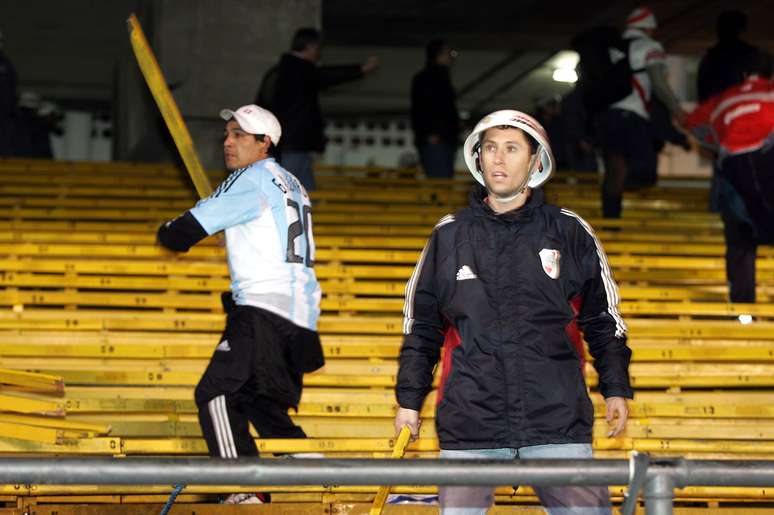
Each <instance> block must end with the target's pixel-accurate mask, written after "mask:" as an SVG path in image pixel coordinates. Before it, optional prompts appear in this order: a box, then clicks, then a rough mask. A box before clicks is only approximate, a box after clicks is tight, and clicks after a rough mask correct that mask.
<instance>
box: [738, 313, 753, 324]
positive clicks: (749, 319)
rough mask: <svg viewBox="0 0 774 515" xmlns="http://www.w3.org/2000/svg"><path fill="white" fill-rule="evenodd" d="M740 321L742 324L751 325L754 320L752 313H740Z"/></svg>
mask: <svg viewBox="0 0 774 515" xmlns="http://www.w3.org/2000/svg"><path fill="white" fill-rule="evenodd" d="M738 318H739V323H740V324H742V325H750V324H752V323H753V322H754V320H753V316H752V315H746V314H744V315H739V317H738Z"/></svg>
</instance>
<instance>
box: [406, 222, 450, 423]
mask: <svg viewBox="0 0 774 515" xmlns="http://www.w3.org/2000/svg"><path fill="white" fill-rule="evenodd" d="M437 241H438V231H437V230H436V231H433V234H432V235H431V236H430V240H429V241H428V242H427V244H426V245H425V248H424V250H423V251H422V255H421V256H420V258H419V262H417V265H416V267H415V268H414V273H413V274H412V275H411V278H410V279H409V282H408V284H407V285H406V301H405V305H404V308H403V314H404V319H403V334H404V338H403V347H402V348H401V350H400V368H399V370H398V379H397V384H396V387H395V393H396V397H397V399H398V404H399V405H400V406H401V407H403V408H408V409H413V410H417V411H419V410H421V409H422V404H423V403H424V401H425V397H427V394H428V393H429V392H430V390H431V389H432V384H433V370H434V368H435V366H436V364H437V363H438V359H439V357H440V355H441V347H442V345H443V317H442V316H441V313H440V311H439V303H438V299H437V296H436V295H437V294H436V287H435V279H434V276H435V263H436V254H437Z"/></svg>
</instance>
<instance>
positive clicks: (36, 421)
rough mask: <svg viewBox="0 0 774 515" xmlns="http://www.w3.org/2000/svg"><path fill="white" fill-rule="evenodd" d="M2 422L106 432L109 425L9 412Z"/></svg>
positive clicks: (99, 432) (86, 431)
mask: <svg viewBox="0 0 774 515" xmlns="http://www.w3.org/2000/svg"><path fill="white" fill-rule="evenodd" d="M65 402H66V401H65ZM3 422H6V423H8V424H17V425H26V426H34V427H47V428H51V429H61V430H63V431H73V432H82V433H98V434H107V433H108V432H109V431H110V427H109V425H105V424H98V423H92V422H86V421H80V420H73V419H72V418H67V419H60V418H51V417H34V416H28V415H12V414H10V413H4V414H3Z"/></svg>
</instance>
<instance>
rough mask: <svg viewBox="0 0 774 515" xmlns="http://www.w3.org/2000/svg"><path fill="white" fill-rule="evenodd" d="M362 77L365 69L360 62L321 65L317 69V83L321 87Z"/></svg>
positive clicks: (328, 86)
mask: <svg viewBox="0 0 774 515" xmlns="http://www.w3.org/2000/svg"><path fill="white" fill-rule="evenodd" d="M361 77H363V70H362V68H361V67H360V65H359V64H349V65H341V66H321V67H319V68H318V69H317V85H318V86H319V88H320V89H326V88H330V87H333V86H336V85H338V84H343V83H345V82H350V81H353V80H357V79H359V78H361Z"/></svg>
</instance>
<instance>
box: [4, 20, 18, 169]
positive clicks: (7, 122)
mask: <svg viewBox="0 0 774 515" xmlns="http://www.w3.org/2000/svg"><path fill="white" fill-rule="evenodd" d="M16 83H17V77H16V68H15V67H14V65H13V63H12V62H11V60H10V59H9V58H8V56H7V55H6V54H5V52H4V51H3V33H2V32H0V156H12V155H14V154H15V148H14V143H13V137H14V132H15V130H14V125H15V124H16V123H17V122H16V119H17V114H18V111H17V107H16Z"/></svg>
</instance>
